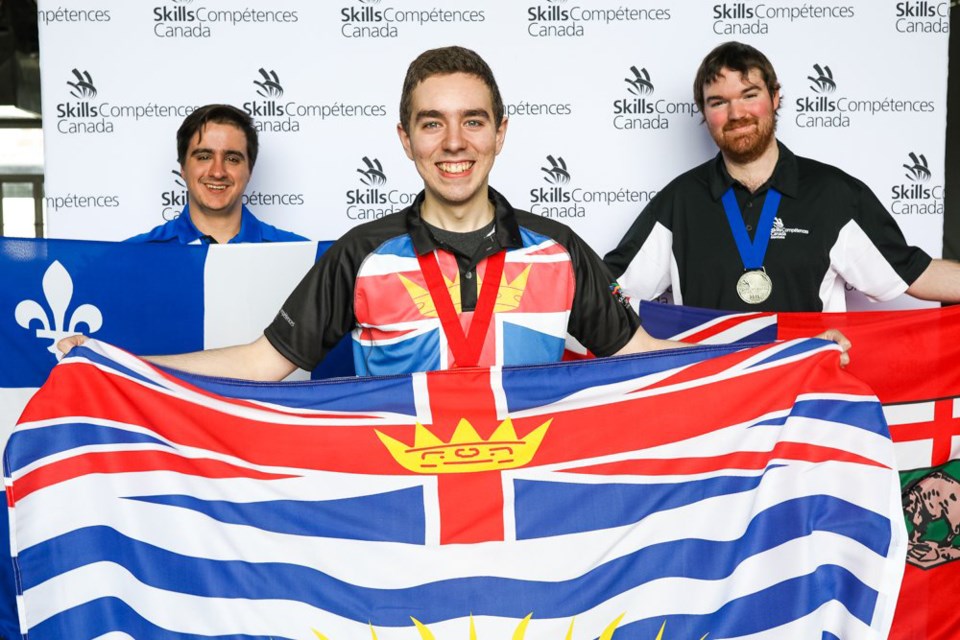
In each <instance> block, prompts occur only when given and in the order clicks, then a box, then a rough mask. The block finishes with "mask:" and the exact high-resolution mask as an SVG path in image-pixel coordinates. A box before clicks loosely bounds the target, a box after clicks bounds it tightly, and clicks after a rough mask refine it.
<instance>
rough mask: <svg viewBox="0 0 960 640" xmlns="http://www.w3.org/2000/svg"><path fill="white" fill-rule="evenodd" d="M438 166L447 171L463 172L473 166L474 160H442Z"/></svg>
mask: <svg viewBox="0 0 960 640" xmlns="http://www.w3.org/2000/svg"><path fill="white" fill-rule="evenodd" d="M437 166H439V167H440V170H441V171H443V172H445V173H463V172H464V171H467V170H468V169H469V168H470V167H472V166H473V163H472V162H441V163H439V164H438V165H437Z"/></svg>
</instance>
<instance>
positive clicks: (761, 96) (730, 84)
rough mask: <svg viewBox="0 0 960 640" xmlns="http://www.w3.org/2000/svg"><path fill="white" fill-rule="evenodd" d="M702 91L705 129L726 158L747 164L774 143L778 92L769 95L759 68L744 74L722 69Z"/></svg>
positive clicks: (778, 101) (778, 102)
mask: <svg viewBox="0 0 960 640" xmlns="http://www.w3.org/2000/svg"><path fill="white" fill-rule="evenodd" d="M703 94H704V107H703V116H704V119H705V120H706V123H707V128H708V129H709V130H710V135H711V136H712V137H713V140H714V142H716V143H717V146H718V147H719V148H720V151H721V152H723V155H724V156H725V157H726V158H727V159H728V160H732V161H733V162H736V163H738V164H746V163H749V162H752V161H753V160H756V159H757V158H759V157H760V156H761V155H763V152H764V151H766V150H767V149H768V148H770V146H771V145H774V144H776V142H775V140H774V131H775V130H776V111H777V108H778V107H779V106H780V92H779V91H774V92H773V94H772V95H771V94H770V92H769V90H768V89H767V87H766V85H765V84H764V82H763V77H762V75H761V73H760V71H759V70H757V69H750V71H749V73H748V74H747V75H746V76H744V75H743V74H741V73H739V72H738V71H733V70H731V69H726V68H725V69H723V71H721V72H720V74H719V75H718V76H717V78H716V79H715V80H714V81H713V82H710V83H708V84H706V85H704V87H703Z"/></svg>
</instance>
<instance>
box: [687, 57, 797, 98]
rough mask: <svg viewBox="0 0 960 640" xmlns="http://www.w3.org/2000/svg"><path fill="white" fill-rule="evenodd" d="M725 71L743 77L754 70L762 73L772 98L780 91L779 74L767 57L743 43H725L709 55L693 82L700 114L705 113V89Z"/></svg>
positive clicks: (694, 94)
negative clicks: (733, 72) (736, 73)
mask: <svg viewBox="0 0 960 640" xmlns="http://www.w3.org/2000/svg"><path fill="white" fill-rule="evenodd" d="M724 69H731V70H733V71H737V72H739V73H740V74H741V75H743V76H747V75H749V74H750V71H751V70H752V69H756V70H757V71H759V72H760V77H762V78H763V83H764V84H765V85H766V86H767V91H769V92H770V97H773V94H774V93H776V92H777V91H779V90H780V82H779V81H778V80H777V72H776V71H774V69H773V65H772V64H770V60H768V59H767V56H765V55H763V53H762V52H761V51H760V50H759V49H756V48H754V47H751V46H750V45H748V44H743V43H742V42H724V43H723V44H721V45H719V46H717V47H716V48H715V49H714V50H713V51H711V52H710V53H708V54H707V56H706V57H705V58H704V59H703V62H701V63H700V68H699V69H697V77H696V78H694V80H693V101H694V102H696V103H697V107H698V108H699V109H700V113H703V107H704V97H703V87H704V85H707V84H710V83H711V82H713V81H714V80H716V79H717V78H718V77H719V76H720V73H721V72H722V71H723V70H724Z"/></svg>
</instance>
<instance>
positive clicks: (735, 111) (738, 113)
mask: <svg viewBox="0 0 960 640" xmlns="http://www.w3.org/2000/svg"><path fill="white" fill-rule="evenodd" d="M727 105H728V106H727V116H728V117H729V118H730V119H731V120H739V119H740V118H742V117H743V116H744V114H745V113H746V112H745V111H744V108H743V104H742V103H741V102H740V101H739V100H731V101H730V102H728V103H727Z"/></svg>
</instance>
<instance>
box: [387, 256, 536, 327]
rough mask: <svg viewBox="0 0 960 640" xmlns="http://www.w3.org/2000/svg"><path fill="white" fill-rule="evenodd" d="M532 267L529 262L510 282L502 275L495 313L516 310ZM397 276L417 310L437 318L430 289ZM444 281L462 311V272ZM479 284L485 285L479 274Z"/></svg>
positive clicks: (457, 308) (480, 285)
mask: <svg viewBox="0 0 960 640" xmlns="http://www.w3.org/2000/svg"><path fill="white" fill-rule="evenodd" d="M530 267H531V265H529V264H528V265H527V267H526V268H525V269H524V270H523V271H521V272H520V274H519V275H518V276H517V277H516V278H514V279H513V280H512V281H510V282H508V281H507V277H506V275H505V274H504V275H501V276H500V288H499V289H498V290H497V301H496V303H495V304H494V307H493V310H494V312H495V313H504V312H506V311H514V310H515V309H516V308H517V307H519V306H520V300H521V299H522V298H523V293H524V292H525V291H526V290H527V278H528V277H529V275H530ZM397 277H399V278H400V282H402V283H403V286H404V288H405V289H406V290H407V293H408V294H409V295H410V299H411V300H413V303H414V304H415V305H416V307H417V310H418V311H420V313H421V314H423V316H424V317H426V318H436V317H437V307H436V305H435V304H434V302H433V298H432V297H430V291H428V290H427V289H426V288H424V287H421V286H420V285H419V284H417V283H416V282H414V281H413V280H411V279H410V278H408V277H406V276H405V275H403V274H402V273H398V274H397ZM443 282H444V284H446V285H447V291H449V292H450V299H451V300H452V301H453V308H454V309H456V311H457V313H460V309H461V306H460V273H459V272H458V273H457V275H455V276H454V277H453V280H450V279H449V278H447V276H443ZM477 286H478V287H482V286H483V279H482V278H480V277H479V276H478V277H477Z"/></svg>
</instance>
